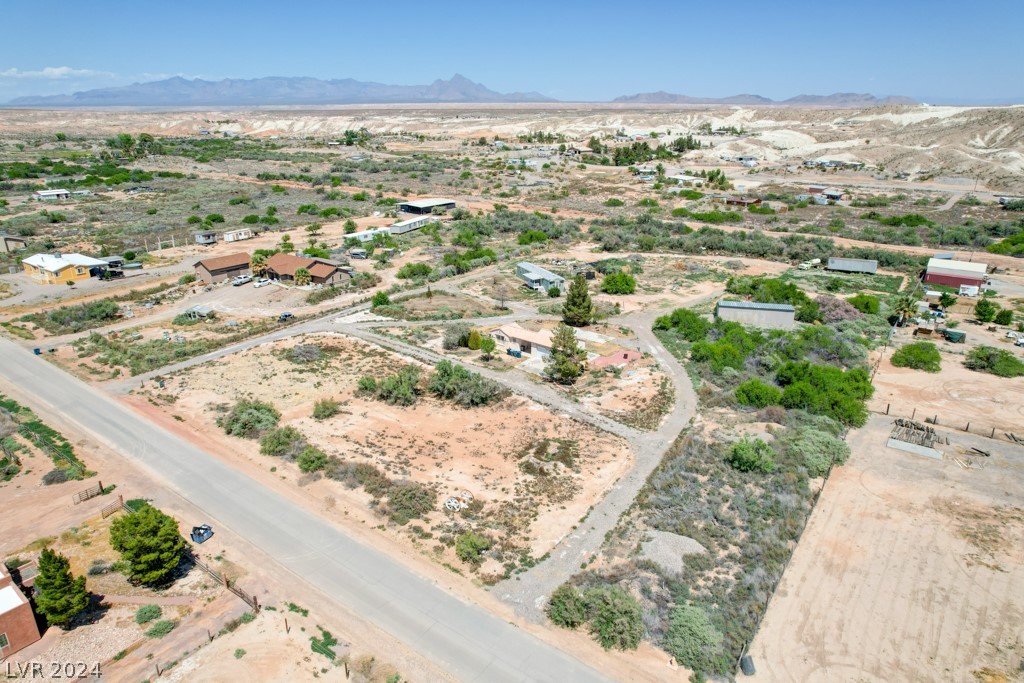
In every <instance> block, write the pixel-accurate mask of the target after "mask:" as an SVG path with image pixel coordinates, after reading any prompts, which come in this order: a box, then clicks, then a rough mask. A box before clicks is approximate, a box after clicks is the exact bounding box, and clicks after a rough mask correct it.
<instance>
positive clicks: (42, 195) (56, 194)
mask: <svg viewBox="0 0 1024 683" xmlns="http://www.w3.org/2000/svg"><path fill="white" fill-rule="evenodd" d="M32 199H35V200H36V201H40V202H46V201H55V200H57V199H71V192H70V191H68V190H60V189H57V190H36V191H35V192H33V193H32Z"/></svg>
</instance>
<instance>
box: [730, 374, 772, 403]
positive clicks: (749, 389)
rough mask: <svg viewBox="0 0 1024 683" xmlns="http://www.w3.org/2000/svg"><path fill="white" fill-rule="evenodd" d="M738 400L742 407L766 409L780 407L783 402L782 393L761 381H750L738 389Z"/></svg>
mask: <svg viewBox="0 0 1024 683" xmlns="http://www.w3.org/2000/svg"><path fill="white" fill-rule="evenodd" d="M736 400H737V401H739V402H740V404H741V405H745V406H753V407H754V408H766V407H768V406H773V405H778V404H779V402H780V401H782V391H781V390H780V389H779V388H778V387H774V386H772V385H770V384H765V383H764V382H762V381H761V380H759V379H748V380H747V381H746V382H744V383H743V384H741V385H739V386H738V387H736Z"/></svg>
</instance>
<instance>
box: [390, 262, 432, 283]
mask: <svg viewBox="0 0 1024 683" xmlns="http://www.w3.org/2000/svg"><path fill="white" fill-rule="evenodd" d="M430 270H431V268H430V266H429V265H427V264H426V263H406V264H405V265H404V266H402V267H401V268H399V269H398V272H397V273H395V277H397V278H400V279H403V280H405V279H416V278H421V277H427V276H428V275H430Z"/></svg>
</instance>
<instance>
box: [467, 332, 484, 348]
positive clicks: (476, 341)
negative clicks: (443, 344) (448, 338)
mask: <svg viewBox="0 0 1024 683" xmlns="http://www.w3.org/2000/svg"><path fill="white" fill-rule="evenodd" d="M481 339H482V338H481V337H480V333H479V332H477V331H476V330H473V331H472V332H470V333H469V339H468V340H466V346H467V347H469V350H470V351H479V350H480V342H481Z"/></svg>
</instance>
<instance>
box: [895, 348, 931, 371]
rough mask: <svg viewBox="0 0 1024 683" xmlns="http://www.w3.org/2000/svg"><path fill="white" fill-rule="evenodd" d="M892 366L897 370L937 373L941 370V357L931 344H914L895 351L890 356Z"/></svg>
mask: <svg viewBox="0 0 1024 683" xmlns="http://www.w3.org/2000/svg"><path fill="white" fill-rule="evenodd" d="M892 364H893V365H895V366H896V367H898V368H913V369H914V370H924V371H925V372H939V371H940V370H942V355H941V354H940V353H939V349H938V348H937V347H936V346H935V344H933V343H931V342H914V343H913V344H907V345H906V346H903V347H901V348H899V349H897V350H896V352H895V353H894V354H892Z"/></svg>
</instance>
